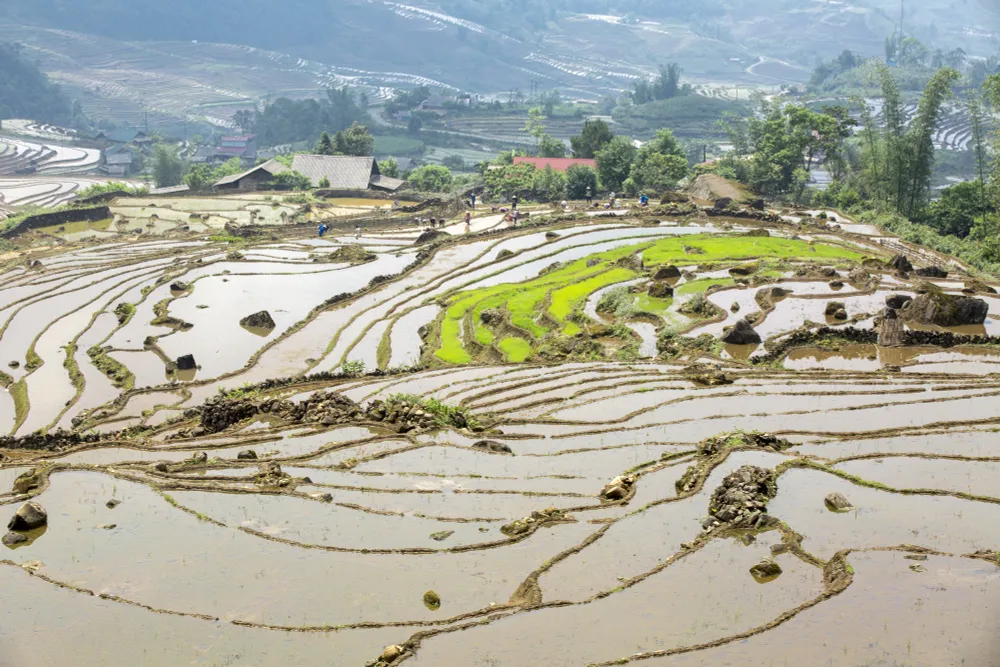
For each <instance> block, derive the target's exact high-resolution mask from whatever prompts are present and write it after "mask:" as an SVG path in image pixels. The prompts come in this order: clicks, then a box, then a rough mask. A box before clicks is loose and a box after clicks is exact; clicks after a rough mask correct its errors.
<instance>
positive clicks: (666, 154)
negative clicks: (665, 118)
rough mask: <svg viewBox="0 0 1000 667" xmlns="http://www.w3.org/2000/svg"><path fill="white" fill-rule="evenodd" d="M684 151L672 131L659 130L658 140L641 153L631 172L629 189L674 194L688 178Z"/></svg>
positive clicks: (653, 141) (643, 148) (649, 144)
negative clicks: (683, 180)
mask: <svg viewBox="0 0 1000 667" xmlns="http://www.w3.org/2000/svg"><path fill="white" fill-rule="evenodd" d="M687 169H688V160H687V154H686V153H685V151H684V147H683V146H681V144H680V142H678V141H677V138H676V137H674V134H673V132H671V131H670V130H660V131H659V132H657V133H656V138H655V139H653V140H652V141H650V142H648V143H647V144H645V145H644V146H643V147H642V148H640V149H639V152H638V154H637V155H636V158H635V162H634V163H633V164H632V169H631V171H630V172H629V179H628V180H629V182H628V183H627V189H629V190H631V191H634V192H639V191H642V190H652V191H654V192H662V191H664V190H671V189H673V188H675V187H676V186H677V183H678V182H679V181H680V180H681V179H682V178H684V176H685V175H686V174H687Z"/></svg>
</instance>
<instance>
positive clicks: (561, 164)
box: [514, 157, 597, 172]
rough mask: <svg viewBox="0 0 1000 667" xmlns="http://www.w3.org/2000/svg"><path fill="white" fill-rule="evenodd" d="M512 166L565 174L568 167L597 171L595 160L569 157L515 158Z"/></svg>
mask: <svg viewBox="0 0 1000 667" xmlns="http://www.w3.org/2000/svg"><path fill="white" fill-rule="evenodd" d="M514 164H532V165H534V166H535V167H537V168H538V169H545V168H546V167H552V169H553V171H561V172H566V170H568V169H569V168H570V167H573V166H576V165H582V166H584V167H590V168H591V169H597V160H584V159H583V158H570V157H515V158H514Z"/></svg>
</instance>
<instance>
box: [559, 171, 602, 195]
mask: <svg viewBox="0 0 1000 667" xmlns="http://www.w3.org/2000/svg"><path fill="white" fill-rule="evenodd" d="M587 188H590V194H591V195H596V194H597V172H596V171H594V169H592V168H591V167H588V166H587V165H585V164H574V165H573V166H572V167H570V168H569V169H567V170H566V194H567V195H569V198H570V199H583V198H584V197H586V196H587Z"/></svg>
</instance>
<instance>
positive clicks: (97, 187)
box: [76, 181, 149, 199]
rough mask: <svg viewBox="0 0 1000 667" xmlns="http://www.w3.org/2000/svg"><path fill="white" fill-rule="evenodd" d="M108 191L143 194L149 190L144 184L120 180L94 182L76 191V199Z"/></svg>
mask: <svg viewBox="0 0 1000 667" xmlns="http://www.w3.org/2000/svg"><path fill="white" fill-rule="evenodd" d="M109 192H131V193H132V194H136V195H144V194H146V193H148V192H149V188H147V187H146V186H144V185H143V186H139V187H136V186H134V185H129V184H128V183H122V182H120V181H108V182H107V183H94V184H93V185H90V186H88V187H86V188H84V189H83V190H80V191H78V192H77V193H76V196H77V198H78V199H86V198H87V197H96V196H97V195H104V194H108V193H109Z"/></svg>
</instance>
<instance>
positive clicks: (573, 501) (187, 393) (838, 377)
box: [0, 198, 1000, 667]
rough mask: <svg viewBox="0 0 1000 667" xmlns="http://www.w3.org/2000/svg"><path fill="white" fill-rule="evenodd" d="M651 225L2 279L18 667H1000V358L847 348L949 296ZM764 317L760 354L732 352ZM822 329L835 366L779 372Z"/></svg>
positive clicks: (72, 267)
mask: <svg viewBox="0 0 1000 667" xmlns="http://www.w3.org/2000/svg"><path fill="white" fill-rule="evenodd" d="M192 201H196V200H192ZM133 203H136V205H137V207H139V208H142V207H143V206H144V205H145V204H146V202H142V201H138V202H133ZM191 205H192V206H195V207H197V208H198V209H199V211H200V214H208V215H210V216H214V215H218V216H220V217H221V216H225V215H231V214H232V213H233V212H234V211H240V210H244V209H241V208H238V207H237V208H234V205H235V204H234V202H233V200H232V199H231V198H216V199H206V200H205V201H203V202H198V203H196V204H191ZM156 208H158V209H161V211H163V212H164V213H165V215H164V216H163V219H164V220H166V219H167V218H168V217H169V216H168V215H166V211H169V210H171V209H168V208H166V207H162V206H160V205H158V206H157V207H156ZM183 212H184V213H187V212H188V211H187V209H185V210H184V211H183ZM140 217H141V216H140ZM532 218H534V219H536V220H538V219H541V220H542V221H543V222H544V219H545V218H544V215H537V216H532ZM655 222H656V223H657V224H654V220H652V219H651V218H650V216H646V217H645V218H644V219H633V218H631V217H629V216H624V217H621V218H607V219H604V218H591V217H587V216H585V215H582V214H581V215H579V216H576V217H574V218H572V219H562V220H561V221H559V222H555V221H549V222H548V223H547V224H540V225H538V226H529V227H524V228H518V229H514V228H509V227H508V226H507V225H506V223H504V222H503V221H502V219H500V218H499V216H484V217H481V218H477V220H476V224H475V225H474V226H473V230H472V232H473V233H472V234H469V235H468V236H466V235H465V234H464V229H463V227H464V225H454V226H452V227H449V228H447V229H446V232H450V236H451V238H445V239H444V240H443V241H442V240H441V239H440V238H439V239H437V240H436V241H435V243H434V244H433V245H427V244H424V245H415V244H414V241H415V237H416V235H417V234H418V233H419V232H420V230H416V231H414V230H413V228H412V226H411V227H410V228H409V229H407V228H404V227H401V228H399V229H386V230H385V231H382V232H379V233H366V234H365V235H364V236H362V238H361V239H353V238H341V237H338V236H337V235H336V234H334V235H332V236H328V237H326V238H324V239H318V238H315V236H314V234H313V233H312V232H311V231H304V230H300V229H298V228H294V227H289V228H282V227H281V226H272V227H270V228H269V229H273V230H274V232H275V236H276V238H270V237H263V238H260V239H259V240H257V241H249V242H241V243H240V244H238V245H237V244H232V243H230V242H228V241H226V240H221V239H220V238H215V239H213V238H212V234H214V232H212V231H209V230H206V231H203V232H201V233H194V232H192V231H190V230H189V235H188V236H182V235H178V234H176V233H174V232H167V233H165V235H164V236H163V237H162V238H155V239H145V238H140V239H131V240H125V239H123V238H122V237H119V238H116V239H114V240H108V241H99V242H93V241H88V242H70V243H67V244H66V245H65V246H62V247H56V248H50V249H46V250H43V249H38V250H35V251H30V252H27V253H26V254H24V255H22V256H19V257H17V258H15V260H14V261H12V262H9V263H8V264H7V265H5V269H4V271H3V272H2V273H0V327H2V329H0V364H2V366H0V368H2V370H3V375H2V376H0V379H2V380H3V384H4V385H5V386H6V391H4V392H0V431H2V432H4V433H10V434H12V435H16V436H19V437H16V438H6V439H2V440H0V455H2V456H0V506H2V507H4V508H6V510H7V511H8V513H9V514H13V513H14V511H15V510H17V509H18V507H20V506H21V505H22V503H24V502H25V501H27V500H29V499H30V500H32V501H33V502H36V503H38V504H39V505H40V506H42V507H44V509H45V510H46V511H47V514H48V525H47V527H46V528H41V529H36V530H33V531H21V532H19V533H17V534H16V537H17V539H19V540H20V539H21V537H23V538H24V539H23V540H21V541H19V542H18V543H13V540H12V541H11V544H10V545H9V546H5V547H3V551H4V553H5V555H4V556H3V557H2V559H0V582H2V585H3V587H4V590H5V591H7V594H8V595H9V596H10V597H11V599H16V600H17V601H18V607H17V608H18V613H16V614H15V613H12V614H8V615H7V616H6V617H5V622H4V623H3V624H2V625H0V650H2V655H3V656H4V658H5V659H7V660H9V661H10V663H11V664H12V665H30V666H35V665H39V666H41V665H66V664H79V665H99V664H144V665H150V666H152V667H156V666H159V665H162V666H163V667H167V666H168V665H169V666H173V665H177V664H187V663H191V664H228V665H246V666H248V667H249V666H251V665H253V666H255V667H266V666H268V665H282V666H283V667H284V666H287V665H301V666H307V665H309V666H311V665H316V666H319V665H328V664H331V660H333V662H334V663H335V664H344V665H352V664H375V665H378V666H379V667H387V666H388V665H401V664H414V665H434V666H440V665H476V666H483V667H486V666H491V667H496V666H504V667H522V666H528V665H532V666H533V665H581V666H582V665H601V666H604V665H618V664H631V663H636V664H643V665H645V664H652V665H664V666H674V665H706V664H711V665H735V664H744V663H745V662H746V661H747V660H751V661H752V662H753V663H754V664H760V665H764V666H766V667H779V666H784V665H790V664H796V665H824V666H830V667H857V666H858V665H906V666H908V667H910V666H912V667H918V666H920V667H923V666H928V667H929V666H930V665H935V666H937V665H961V664H965V665H970V666H971V665H982V666H984V667H985V666H988V665H993V664H997V661H998V660H1000V652H998V651H1000V645H998V644H997V642H996V636H997V632H998V630H1000V613H998V611H1000V537H998V534H997V531H996V530H995V526H996V524H997V521H998V518H1000V516H998V512H1000V509H997V508H1000V487H998V485H997V483H996V480H997V473H998V470H997V469H996V468H997V465H998V462H1000V452H998V450H997V447H996V444H995V443H996V437H995V435H996V434H995V429H996V424H997V423H998V421H1000V407H998V406H1000V402H998V400H997V396H996V394H997V383H996V382H995V378H993V377H992V376H990V375H989V374H990V373H992V372H993V371H994V370H995V369H997V367H998V362H997V360H998V359H1000V356H998V352H997V350H998V349H1000V348H998V347H997V346H996V340H995V339H994V338H993V337H992V336H994V335H995V334H996V333H997V332H998V331H1000V327H998V326H997V325H996V324H995V322H994V321H993V319H992V316H990V317H987V318H986V322H985V323H983V324H982V325H979V326H978V327H977V328H976V329H975V331H971V330H969V329H968V328H965V329H956V328H952V329H947V328H942V327H937V328H934V327H931V330H925V329H923V328H921V327H919V326H917V325H916V324H913V325H912V326H911V325H907V327H906V329H905V330H904V331H907V332H908V333H910V334H913V335H916V334H917V333H919V332H923V333H922V334H921V335H924V336H925V337H926V336H931V335H933V336H948V335H952V334H955V333H961V334H972V333H976V334H978V335H979V337H978V338H969V339H963V340H965V341H966V342H965V343H964V344H963V345H958V346H948V347H942V346H939V345H934V344H923V345H907V346H902V347H900V346H893V347H881V346H878V345H876V344H875V343H874V342H867V340H868V338H866V337H869V338H870V335H871V331H872V328H873V327H875V326H876V323H875V319H874V318H875V316H876V315H880V316H881V315H882V311H883V309H884V308H885V305H886V297H887V296H899V297H904V296H914V295H919V294H925V295H926V294H945V295H948V294H951V295H958V294H960V293H961V290H962V289H963V287H964V288H966V289H970V288H969V287H968V286H967V285H966V284H965V281H964V276H960V275H957V274H955V273H954V267H950V268H951V269H952V275H950V276H949V277H947V278H918V277H916V275H915V272H906V274H903V273H900V272H899V271H896V270H894V269H893V268H891V267H889V265H888V264H886V263H884V262H885V260H887V259H889V256H890V255H891V254H892V252H891V251H889V252H887V251H886V249H885V248H884V247H883V246H881V245H880V244H879V243H878V242H877V240H874V238H873V237H871V236H869V235H855V234H851V233H850V232H849V231H839V232H835V231H830V230H827V229H824V228H821V227H818V226H815V225H813V226H800V225H798V224H770V225H766V227H768V228H769V234H768V235H766V236H765V235H763V234H762V233H761V232H760V231H759V229H760V227H761V226H760V225H759V224H757V223H754V224H753V227H752V229H750V228H744V227H740V226H739V224H740V223H739V221H732V220H721V219H715V220H713V221H707V220H700V219H689V220H681V221H672V220H667V221H663V222H660V221H659V220H657V221H655ZM845 228H849V225H847V224H845ZM748 231H749V232H752V233H748ZM352 236H353V235H352ZM793 237H794V238H793ZM345 248H349V250H345ZM234 250H235V251H238V255H239V256H237V255H236V254H234ZM911 257H912V258H913V259H914V261H915V262H917V260H918V259H921V260H922V258H923V256H921V255H919V254H918V253H916V252H913V253H912V254H911ZM928 257H930V256H928ZM937 259H939V260H942V261H944V260H946V258H937ZM36 260H37V261H38V262H40V264H34V262H35V261H36ZM865 260H867V262H865ZM920 263H922V264H923V263H928V262H924V261H921V262H920ZM944 263H946V262H944ZM665 267H676V268H677V273H676V275H673V276H672V277H663V274H661V278H660V279H654V278H655V276H656V275H657V274H658V273H660V272H661V270H662V269H664V268H665ZM862 270H864V275H865V276H866V277H865V279H864V280H863V281H860V282H859V279H860V278H861V277H862V276H861V273H860V271H862ZM831 271H834V272H836V275H833V274H831ZM665 273H672V272H670V271H666V272H665ZM838 278H839V280H838ZM837 283H840V284H839V286H837ZM931 283H933V284H931ZM664 284H665V285H664ZM970 284H972V283H970ZM650 286H655V287H658V288H662V287H664V286H667V287H670V288H671V293H670V295H664V293H663V292H656V291H655V290H654V294H650V293H649V287H650ZM776 287H780V288H781V290H782V293H779V292H776V291H775V288H776ZM986 288H988V285H985V284H980V285H979V286H978V287H977V290H978V291H977V292H976V294H977V296H976V298H981V299H982V300H983V301H984V302H986V303H987V307H988V309H989V310H991V311H993V312H996V311H998V310H1000V303H997V301H998V299H1000V297H996V296H991V295H990V294H989V293H987V292H988V290H987V289H986ZM609 294H610V295H612V296H611V297H608V295H609ZM606 297H607V298H606ZM612 297H613V298H612ZM830 301H838V302H841V303H842V304H843V306H844V308H845V310H846V311H847V314H848V318H847V319H837V318H835V317H832V316H831V318H830V319H829V320H826V319H825V318H826V315H825V313H826V312H827V308H826V306H827V304H828V302H830ZM691 302H697V303H698V304H700V305H699V306H698V308H695V309H692V308H691V307H689V306H690V304H691ZM733 304H736V305H738V306H739V308H736V309H734V308H733ZM734 310H735V311H736V312H734ZM258 311H266V312H267V313H268V315H269V317H270V319H271V320H272V321H271V323H270V324H269V325H267V326H257V325H250V324H241V323H240V321H241V320H242V319H243V318H245V317H246V316H247V315H250V314H252V313H257V312H258ZM754 312H759V313H760V316H758V317H752V318H751V319H752V320H753V321H754V324H753V327H754V328H755V330H756V331H757V332H758V333H759V334H760V336H761V338H762V340H763V342H764V344H763V345H762V346H759V347H758V348H757V349H752V350H747V349H743V347H745V346H736V347H740V348H741V349H735V347H734V346H726V345H725V344H723V342H722V341H720V339H719V338H720V336H724V335H725V334H726V333H727V331H730V329H727V327H729V326H730V325H733V324H734V323H735V322H737V321H741V320H742V318H743V317H746V316H748V315H751V314H752V313H754ZM817 313H818V314H817ZM485 314H489V315H488V316H487V317H485V318H484V317H483V316H484V315H485ZM817 320H818V321H817ZM809 321H812V322H814V325H810V326H811V327H812V328H811V329H810V330H811V331H817V330H819V331H823V332H825V333H823V334H822V335H818V336H817V337H816V338H814V339H810V341H808V342H807V343H800V344H798V345H797V346H794V347H790V348H788V349H785V348H783V347H782V345H783V344H784V343H785V342H787V341H789V340H790V339H791V338H792V337H794V336H795V335H798V336H802V333H803V331H805V330H806V329H805V328H803V326H802V325H805V324H806V323H807V322H809ZM271 325H273V326H271ZM823 326H825V327H826V328H825V329H819V328H820V327H823ZM807 328H808V327H807ZM855 339H857V340H855ZM185 355H193V361H194V368H187V367H186V364H184V363H179V362H181V361H182V358H183V357H185ZM621 359H627V360H626V361H620V360H621ZM11 362H17V363H16V364H14V365H11ZM373 371H375V372H374V373H373ZM206 401H207V402H206ZM57 427H64V428H66V429H71V430H72V431H73V433H74V434H75V435H70V434H67V433H65V432H56V431H55V429H56V428H57ZM33 434H34V435H33ZM43 434H48V435H43ZM484 440H485V441H487V442H485V443H484V442H483V441H484ZM833 494H840V496H842V497H843V499H844V501H845V502H846V503H847V505H848V506H837V505H836V503H834V505H833V506H834V507H839V509H837V511H834V510H832V509H830V507H831V505H830V503H831V502H833V501H831V500H830V498H831V497H833ZM838 498H839V497H834V501H836V502H839V500H838ZM5 544H7V543H6V542H5ZM123 632H126V633H128V636H129V641H127V642H122V641H120V637H121V636H122V633H123ZM39 633H44V635H45V636H46V637H49V638H53V639H57V641H52V642H49V645H48V647H47V649H46V650H44V651H40V650H38V645H37V637H38V636H39Z"/></svg>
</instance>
